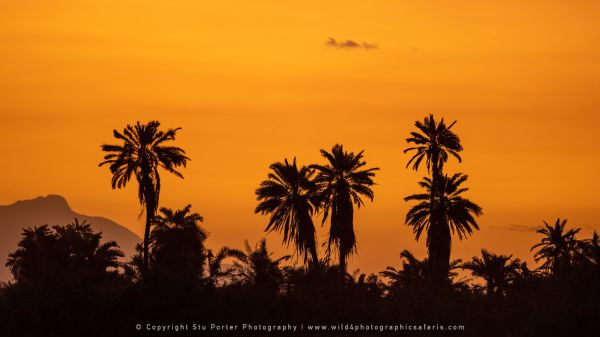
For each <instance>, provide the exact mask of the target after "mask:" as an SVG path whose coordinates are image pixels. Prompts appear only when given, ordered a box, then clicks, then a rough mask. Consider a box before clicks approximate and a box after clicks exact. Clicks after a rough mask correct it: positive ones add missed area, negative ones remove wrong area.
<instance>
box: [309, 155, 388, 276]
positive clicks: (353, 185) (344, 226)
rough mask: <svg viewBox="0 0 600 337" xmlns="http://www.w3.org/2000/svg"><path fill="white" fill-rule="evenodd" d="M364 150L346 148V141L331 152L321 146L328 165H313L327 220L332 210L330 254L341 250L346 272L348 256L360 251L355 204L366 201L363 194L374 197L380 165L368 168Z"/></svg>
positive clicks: (324, 220)
mask: <svg viewBox="0 0 600 337" xmlns="http://www.w3.org/2000/svg"><path fill="white" fill-rule="evenodd" d="M363 153H364V151H360V152H359V153H357V154H355V153H353V152H348V151H344V147H343V146H342V145H340V144H336V145H334V146H333V148H332V149H331V152H327V151H325V150H321V155H322V156H323V157H324V158H325V159H327V162H328V163H327V165H310V168H313V169H315V170H316V171H317V172H318V174H317V177H316V178H315V182H316V183H317V185H318V188H319V198H320V201H321V207H322V209H323V224H324V223H325V222H326V221H327V218H328V217H329V216H330V214H331V216H330V227H329V239H328V242H327V256H328V257H329V256H330V254H331V252H332V249H335V250H337V252H338V253H339V267H340V271H341V272H342V273H344V272H346V265H347V259H348V257H349V256H350V255H351V254H352V253H354V252H355V251H356V236H355V233H354V205H356V206H357V207H358V208H360V207H361V206H362V205H364V202H363V200H362V197H367V198H369V199H370V200H371V201H373V198H374V196H375V195H374V193H373V190H371V186H373V185H374V184H375V183H374V182H373V177H374V176H375V171H377V170H379V168H377V167H375V168H370V169H365V168H364V167H365V166H366V165H367V163H366V162H365V161H364V159H363Z"/></svg>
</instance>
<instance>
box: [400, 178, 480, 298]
mask: <svg viewBox="0 0 600 337" xmlns="http://www.w3.org/2000/svg"><path fill="white" fill-rule="evenodd" d="M467 178H468V176H467V175H463V174H462V173H455V174H454V175H452V176H451V177H449V176H447V175H443V176H441V177H439V178H438V183H437V185H434V184H433V181H432V179H430V178H427V177H425V178H423V180H422V181H421V182H420V183H419V185H420V186H421V187H423V188H424V189H425V193H421V194H413V195H410V196H408V197H406V198H404V200H405V201H417V202H418V203H417V204H416V205H414V206H412V207H411V209H410V210H409V211H408V213H407V214H406V220H405V223H406V224H407V225H409V226H412V227H413V232H414V233H415V236H416V239H417V240H419V238H420V236H421V234H422V233H423V231H425V232H426V233H427V249H428V254H429V259H430V261H431V260H435V262H433V261H431V270H432V281H433V282H434V284H435V285H437V286H440V285H442V284H443V283H445V282H447V280H448V270H449V263H450V249H451V245H452V235H451V232H452V233H456V234H458V237H459V239H461V240H462V239H463V238H465V237H466V236H468V235H470V234H471V233H472V232H473V230H474V229H479V226H478V225H477V222H476V220H475V216H480V215H481V214H482V213H483V212H482V209H481V207H479V206H478V205H477V204H475V203H474V202H472V201H470V200H469V199H466V198H464V197H463V196H462V194H463V193H464V192H466V191H468V190H469V189H468V188H465V187H462V186H461V185H462V184H463V183H464V182H465V181H466V180H467ZM432 196H433V197H432ZM432 210H433V211H434V212H433V213H432Z"/></svg>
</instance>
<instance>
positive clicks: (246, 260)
mask: <svg viewBox="0 0 600 337" xmlns="http://www.w3.org/2000/svg"><path fill="white" fill-rule="evenodd" d="M244 245H245V248H246V249H245V250H246V252H242V251H240V250H234V249H231V250H230V251H229V256H231V257H233V258H234V259H235V262H234V266H233V268H234V271H233V272H232V276H233V278H234V279H236V280H237V282H240V283H242V284H248V285H251V286H253V287H255V288H256V289H257V290H259V291H264V292H266V293H270V294H275V293H276V292H277V291H278V289H279V286H280V285H281V283H282V282H283V272H282V270H281V268H280V264H281V263H282V262H284V261H287V260H288V259H290V257H291V256H289V255H285V256H282V257H280V258H278V259H275V258H273V253H271V252H269V250H268V249H267V240H266V239H262V240H260V241H259V242H258V243H257V244H256V246H255V247H254V249H253V248H252V247H250V244H249V243H248V240H246V241H244Z"/></svg>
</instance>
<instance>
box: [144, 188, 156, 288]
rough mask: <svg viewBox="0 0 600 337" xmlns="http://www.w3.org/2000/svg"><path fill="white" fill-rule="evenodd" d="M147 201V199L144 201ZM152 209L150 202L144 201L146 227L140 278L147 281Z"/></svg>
mask: <svg viewBox="0 0 600 337" xmlns="http://www.w3.org/2000/svg"><path fill="white" fill-rule="evenodd" d="M146 200H147V199H146ZM152 208H153V207H152V206H151V205H150V202H148V201H146V227H145V228H144V265H143V270H142V278H143V279H144V280H147V279H148V261H149V246H150V226H151V224H152V218H153V217H154V211H153V209H152Z"/></svg>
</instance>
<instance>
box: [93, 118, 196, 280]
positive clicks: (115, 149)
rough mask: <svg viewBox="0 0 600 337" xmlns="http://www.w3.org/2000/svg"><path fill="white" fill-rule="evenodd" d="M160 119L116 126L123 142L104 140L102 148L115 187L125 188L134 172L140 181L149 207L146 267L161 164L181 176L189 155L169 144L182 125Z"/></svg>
mask: <svg viewBox="0 0 600 337" xmlns="http://www.w3.org/2000/svg"><path fill="white" fill-rule="evenodd" d="M159 127H160V123H159V122H158V121H151V122H149V123H147V124H141V123H140V122H139V121H138V122H137V124H135V125H127V126H126V127H125V128H124V129H123V131H122V132H119V131H117V130H113V135H114V137H115V138H116V139H117V140H119V141H120V142H121V144H116V145H115V144H112V145H111V144H103V145H102V151H104V152H107V154H106V155H105V156H104V161H103V162H101V163H100V166H103V165H109V168H110V172H111V173H112V180H111V185H112V188H113V189H120V188H124V187H125V186H126V185H127V183H128V182H129V180H130V179H131V176H132V175H133V176H135V178H136V180H137V182H138V186H139V187H138V199H139V201H140V204H141V205H142V209H143V208H144V207H145V211H146V228H145V231H144V251H143V253H144V269H147V267H148V245H149V242H148V239H149V235H150V225H151V221H152V218H153V217H154V215H155V214H156V210H157V208H158V203H159V196H160V175H159V171H158V170H159V168H163V169H164V170H166V171H167V172H170V173H172V174H174V175H176V176H178V177H180V178H183V175H182V174H181V173H180V172H179V171H177V168H178V167H180V166H183V167H185V166H186V164H187V162H188V160H189V158H188V157H187V156H186V155H185V151H184V150H182V149H181V148H179V147H176V146H170V145H167V144H166V143H167V142H170V141H173V140H175V136H176V134H177V131H178V130H180V128H176V129H168V130H166V131H163V130H160V129H159Z"/></svg>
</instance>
